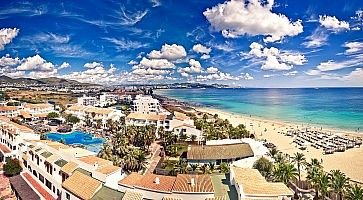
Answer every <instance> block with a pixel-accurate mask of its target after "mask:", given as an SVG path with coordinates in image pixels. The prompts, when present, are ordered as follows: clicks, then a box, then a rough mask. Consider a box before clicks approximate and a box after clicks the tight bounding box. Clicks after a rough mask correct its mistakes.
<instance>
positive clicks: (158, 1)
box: [150, 0, 161, 7]
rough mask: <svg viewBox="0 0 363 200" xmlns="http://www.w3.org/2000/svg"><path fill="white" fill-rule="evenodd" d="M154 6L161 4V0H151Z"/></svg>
mask: <svg viewBox="0 0 363 200" xmlns="http://www.w3.org/2000/svg"><path fill="white" fill-rule="evenodd" d="M150 1H151V3H152V6H153V7H159V6H161V0H150Z"/></svg>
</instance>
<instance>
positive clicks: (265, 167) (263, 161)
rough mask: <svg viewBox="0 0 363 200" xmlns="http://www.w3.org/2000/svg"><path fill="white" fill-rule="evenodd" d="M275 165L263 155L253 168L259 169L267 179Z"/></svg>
mask: <svg viewBox="0 0 363 200" xmlns="http://www.w3.org/2000/svg"><path fill="white" fill-rule="evenodd" d="M273 167H274V165H273V163H272V162H271V161H269V160H268V159H267V158H265V157H261V158H260V159H258V160H256V162H255V163H254V164H253V168H255V169H257V170H258V171H259V172H260V173H261V174H262V176H263V177H265V178H266V179H269V178H270V177H271V176H272V172H273Z"/></svg>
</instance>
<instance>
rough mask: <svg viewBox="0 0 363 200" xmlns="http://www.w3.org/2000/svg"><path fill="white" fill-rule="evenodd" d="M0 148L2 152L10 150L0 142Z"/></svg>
mask: <svg viewBox="0 0 363 200" xmlns="http://www.w3.org/2000/svg"><path fill="white" fill-rule="evenodd" d="M0 150H1V151H2V152H3V153H10V152H11V150H10V149H9V148H8V147H7V146H5V145H3V144H0Z"/></svg>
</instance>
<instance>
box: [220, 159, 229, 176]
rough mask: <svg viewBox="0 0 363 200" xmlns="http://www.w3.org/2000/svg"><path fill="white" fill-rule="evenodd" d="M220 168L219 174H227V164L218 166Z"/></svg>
mask: <svg viewBox="0 0 363 200" xmlns="http://www.w3.org/2000/svg"><path fill="white" fill-rule="evenodd" d="M220 168H221V173H224V174H226V173H229V165H228V164H227V163H225V162H222V163H221V164H220Z"/></svg>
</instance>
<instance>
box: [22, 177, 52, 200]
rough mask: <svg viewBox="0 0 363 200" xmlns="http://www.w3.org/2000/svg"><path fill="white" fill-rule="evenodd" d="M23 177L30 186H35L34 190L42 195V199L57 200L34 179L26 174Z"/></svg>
mask: <svg viewBox="0 0 363 200" xmlns="http://www.w3.org/2000/svg"><path fill="white" fill-rule="evenodd" d="M23 177H24V178H25V179H26V180H27V181H28V182H29V183H30V185H32V186H33V188H34V189H36V190H37V191H38V193H39V194H40V195H42V197H43V198H44V199H46V200H55V198H54V197H53V196H52V195H51V194H49V193H48V192H47V191H46V190H45V189H44V188H43V186H41V185H40V184H39V183H38V182H37V181H36V180H34V179H33V177H32V176H31V175H30V174H28V173H27V172H26V173H23Z"/></svg>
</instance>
